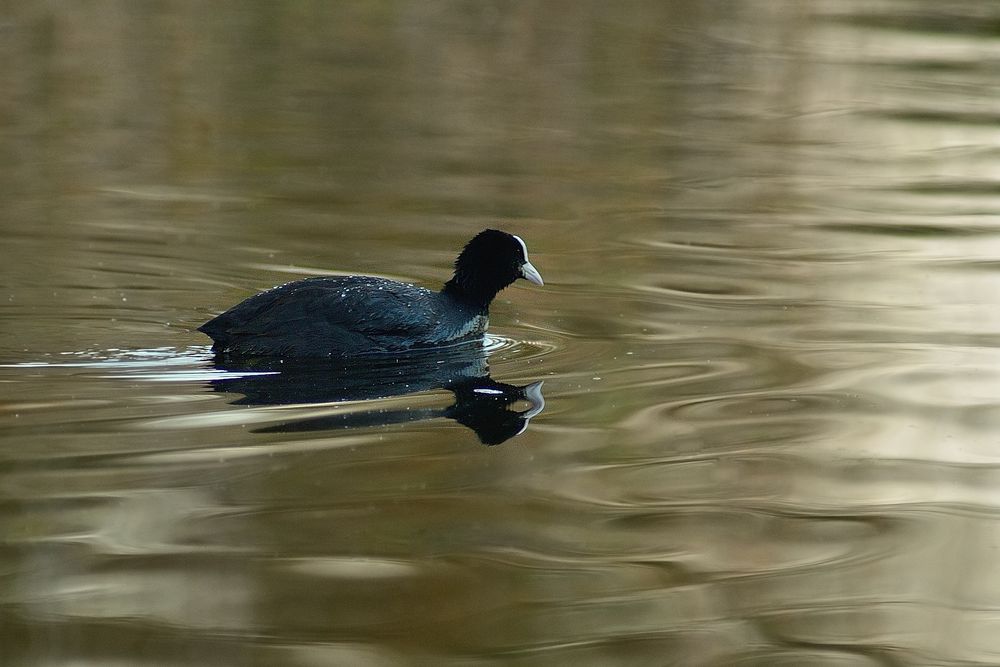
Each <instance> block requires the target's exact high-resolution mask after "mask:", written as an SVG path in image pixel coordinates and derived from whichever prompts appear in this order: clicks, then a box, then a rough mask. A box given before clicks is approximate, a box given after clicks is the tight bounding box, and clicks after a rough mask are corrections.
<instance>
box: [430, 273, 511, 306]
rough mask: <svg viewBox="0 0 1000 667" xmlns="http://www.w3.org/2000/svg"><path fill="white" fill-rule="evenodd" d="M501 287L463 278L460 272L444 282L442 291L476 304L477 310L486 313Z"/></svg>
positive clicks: (462, 300)
mask: <svg viewBox="0 0 1000 667" xmlns="http://www.w3.org/2000/svg"><path fill="white" fill-rule="evenodd" d="M499 291H500V289H497V288H495V287H490V286H486V285H483V284H482V283H476V282H473V281H469V280H462V276H461V275H459V274H458V273H456V274H455V276H454V277H452V279H451V280H449V281H448V282H446V283H445V284H444V287H443V288H442V289H441V292H442V293H443V294H445V295H447V296H450V297H451V298H453V299H457V300H458V301H461V302H463V303H467V304H469V305H472V306H474V307H475V308H476V309H477V310H479V311H480V312H482V313H483V314H485V313H486V312H487V311H488V310H489V307H490V302H492V301H493V298H494V297H495V296H496V295H497V293H498V292H499Z"/></svg>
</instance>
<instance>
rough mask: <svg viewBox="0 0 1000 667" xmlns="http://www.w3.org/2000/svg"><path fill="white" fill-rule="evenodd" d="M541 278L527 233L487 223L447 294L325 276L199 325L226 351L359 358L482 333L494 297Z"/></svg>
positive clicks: (468, 247)
mask: <svg viewBox="0 0 1000 667" xmlns="http://www.w3.org/2000/svg"><path fill="white" fill-rule="evenodd" d="M518 278H524V279H526V280H528V281H529V282H532V283H535V284H536V285H541V284H542V277H541V275H539V273H538V271H537V270H536V269H535V267H534V266H532V265H531V262H529V261H528V248H527V246H525V244H524V241H522V240H521V238H520V237H518V236H514V235H513V234H508V233H506V232H501V231H498V230H496V229H487V230H485V231H482V232H480V233H479V234H477V235H476V236H475V237H474V238H473V239H472V240H471V241H469V243H468V244H466V246H465V248H464V249H463V250H462V252H461V253H460V254H459V256H458V259H456V260H455V275H454V276H452V278H451V280H449V281H448V282H447V283H445V284H444V287H443V288H442V289H441V291H440V292H432V291H431V290H428V289H424V288H423V287H416V286H414V285H408V284H406V283H400V282H397V281H395V280H387V279H385V278H375V277H371V276H323V277H318V278H306V279H305V280H297V281H295V282H291V283H286V284H284V285H280V286H278V287H274V288H272V289H269V290H267V291H264V292H261V293H260V294H256V295H254V296H252V297H250V298H249V299H247V300H246V301H243V302H241V303H239V304H237V305H235V306H233V307H232V308H230V309H229V310H227V311H226V312H224V313H222V314H221V315H219V316H218V317H216V318H214V319H212V320H209V321H208V322H206V323H205V324H203V325H201V326H200V327H198V330H199V331H203V332H204V333H206V334H208V335H209V336H210V337H211V338H212V340H213V341H214V343H213V345H212V349H213V350H214V351H215V352H216V353H219V354H235V355H269V356H283V357H357V356H366V355H381V354H387V353H397V352H404V351H407V350H417V349H423V348H433V347H438V346H442V345H450V344H453V343H458V342H461V341H464V340H470V339H473V338H476V337H480V336H482V334H483V332H485V331H486V325H487V323H488V316H489V306H490V302H491V301H493V297H495V296H496V295H497V293H498V292H499V291H500V290H502V289H503V288H505V287H507V286H508V285H510V284H511V283H513V282H514V281H515V280H517V279H518Z"/></svg>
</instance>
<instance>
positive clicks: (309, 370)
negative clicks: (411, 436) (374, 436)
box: [210, 346, 545, 445]
mask: <svg viewBox="0 0 1000 667" xmlns="http://www.w3.org/2000/svg"><path fill="white" fill-rule="evenodd" d="M214 363H215V367H216V368H217V369H219V370H222V371H225V372H227V373H231V374H232V375H229V376H225V377H222V378H219V379H215V380H211V381H210V382H211V385H212V388H213V389H214V390H215V391H218V392H223V393H232V394H242V397H241V398H238V399H237V400H235V401H233V404H235V405H298V404H307V403H308V404H317V403H343V402H348V401H349V402H359V401H372V402H376V401H377V399H386V398H392V397H399V396H407V395H410V394H416V393H418V392H428V391H434V390H438V389H444V390H447V391H449V392H451V393H452V394H454V396H455V401H454V403H452V404H451V405H449V406H447V407H443V408H442V407H419V408H418V407H403V408H399V407H393V406H389V407H387V406H386V405H384V404H383V405H378V404H377V403H376V406H377V407H373V408H372V409H360V410H359V409H357V407H358V406H357V405H352V406H351V409H350V410H346V411H343V412H338V413H335V414H326V415H322V416H318V417H317V416H310V417H303V418H299V419H295V420H291V421H287V422H284V423H280V424H274V425H271V426H266V427H262V428H259V429H256V430H255V432H258V433H275V432H287V433H294V432H305V431H323V430H328V429H343V428H363V427H372V426H385V425H389V424H399V423H405V422H417V421H424V420H428V419H437V418H441V417H443V418H447V419H453V420H455V421H457V422H458V423H459V424H462V425H463V426H466V427H468V428H470V429H472V430H473V431H475V433H476V435H477V436H478V437H479V441H480V442H482V443H483V444H484V445H498V444H500V443H502V442H505V441H506V440H509V439H510V438H513V437H514V436H516V435H519V434H521V433H523V432H524V431H525V429H527V428H528V422H529V421H530V420H531V418H532V417H534V416H535V415H537V414H538V413H540V412H541V411H542V409H543V408H544V407H545V399H544V398H543V396H542V383H541V382H534V383H531V384H528V385H524V386H516V385H511V384H505V383H503V382H497V381H496V380H494V379H493V378H491V377H490V372H489V365H488V363H487V354H486V351H485V350H483V348H482V347H481V346H475V347H473V348H472V349H455V350H451V351H449V352H448V353H447V354H442V353H441V352H440V351H438V352H437V353H435V354H428V353H409V354H407V355H403V356H394V357H391V358H363V359H351V360H327V359H308V360H306V359H279V358H275V357H229V356H218V357H216V358H215V360H214ZM517 403H527V405H528V407H527V408H525V409H523V410H515V409H512V407H513V406H514V405H515V404H517Z"/></svg>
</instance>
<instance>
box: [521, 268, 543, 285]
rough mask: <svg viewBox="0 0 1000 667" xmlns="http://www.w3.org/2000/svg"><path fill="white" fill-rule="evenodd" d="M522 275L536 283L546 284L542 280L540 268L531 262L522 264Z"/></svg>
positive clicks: (530, 281)
mask: <svg viewBox="0 0 1000 667" xmlns="http://www.w3.org/2000/svg"><path fill="white" fill-rule="evenodd" d="M521 276H522V277H523V278H524V279H525V280H527V281H528V282H529V283H535V284H536V285H544V284H545V283H544V282H543V281H542V274H540V273H539V272H538V269H536V268H535V267H533V266H532V265H531V262H525V263H524V264H522V265H521Z"/></svg>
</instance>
